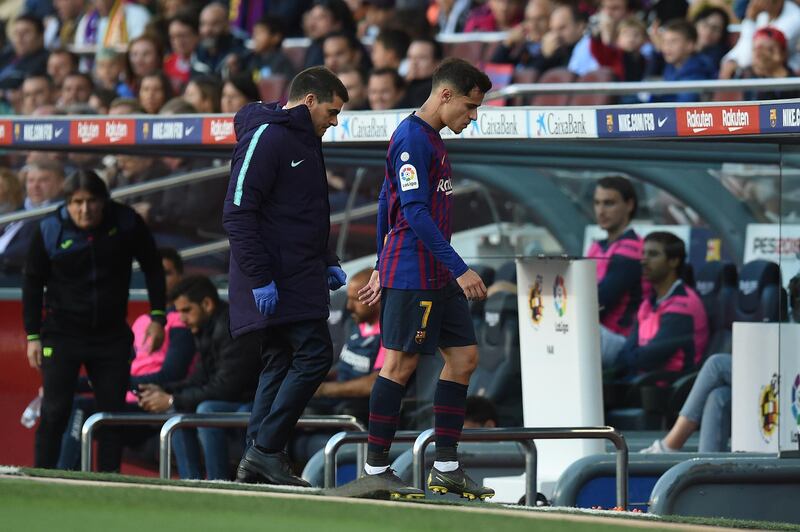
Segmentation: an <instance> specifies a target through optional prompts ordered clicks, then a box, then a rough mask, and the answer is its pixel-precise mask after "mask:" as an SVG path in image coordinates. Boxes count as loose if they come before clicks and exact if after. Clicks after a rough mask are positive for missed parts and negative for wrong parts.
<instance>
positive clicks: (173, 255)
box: [158, 247, 183, 274]
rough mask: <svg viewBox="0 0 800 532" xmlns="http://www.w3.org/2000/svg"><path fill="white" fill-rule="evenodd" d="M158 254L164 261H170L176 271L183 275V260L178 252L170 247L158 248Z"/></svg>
mask: <svg viewBox="0 0 800 532" xmlns="http://www.w3.org/2000/svg"><path fill="white" fill-rule="evenodd" d="M158 254H159V255H160V256H161V258H162V259H164V260H168V261H170V262H171V263H172V265H173V266H175V271H176V272H178V273H179V274H183V258H182V257H181V254H180V253H178V250H177V249H175V248H170V247H163V248H158Z"/></svg>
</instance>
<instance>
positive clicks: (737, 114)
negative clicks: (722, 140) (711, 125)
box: [722, 109, 750, 133]
mask: <svg viewBox="0 0 800 532" xmlns="http://www.w3.org/2000/svg"><path fill="white" fill-rule="evenodd" d="M749 125H750V113H748V112H746V111H742V110H740V109H723V110H722V126H723V127H725V128H727V129H728V131H730V132H731V133H733V132H734V131H739V130H740V129H742V128H744V127H747V126H749Z"/></svg>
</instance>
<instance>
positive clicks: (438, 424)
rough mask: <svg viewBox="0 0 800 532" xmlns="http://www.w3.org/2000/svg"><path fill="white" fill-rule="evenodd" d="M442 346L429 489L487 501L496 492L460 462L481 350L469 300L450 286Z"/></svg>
mask: <svg viewBox="0 0 800 532" xmlns="http://www.w3.org/2000/svg"><path fill="white" fill-rule="evenodd" d="M439 345H440V348H441V351H442V356H443V357H444V368H442V373H441V374H440V376H439V382H438V384H437V385H436V393H435V395H434V399H433V412H434V425H435V431H436V460H435V462H434V464H433V468H432V469H431V473H430V475H429V476H428V487H429V488H430V489H431V491H435V492H439V493H447V492H455V493H458V494H459V495H461V496H462V497H466V498H468V499H476V498H480V499H486V498H489V497H492V496H493V495H494V491H493V490H491V489H490V488H486V487H483V486H480V485H479V484H476V483H475V482H474V481H473V480H472V479H471V478H469V476H468V475H467V474H466V473H464V470H463V469H462V468H461V466H460V464H459V462H458V442H459V440H460V439H461V430H462V429H463V427H464V409H465V405H466V401H467V388H468V386H469V379H470V377H471V376H472V372H473V371H475V368H476V367H477V365H478V346H477V341H476V339H475V329H474V326H473V324H472V318H471V316H470V313H469V306H468V304H467V299H466V297H464V294H463V292H461V290H460V289H459V288H458V285H454V284H451V285H448V287H447V289H446V292H445V303H444V316H443V320H442V325H441V333H440V338H439Z"/></svg>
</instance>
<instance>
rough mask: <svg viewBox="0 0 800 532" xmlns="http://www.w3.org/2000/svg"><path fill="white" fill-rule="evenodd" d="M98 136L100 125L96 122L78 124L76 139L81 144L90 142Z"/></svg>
mask: <svg viewBox="0 0 800 532" xmlns="http://www.w3.org/2000/svg"><path fill="white" fill-rule="evenodd" d="M99 136H100V124H98V123H97V122H78V138H79V139H80V141H81V143H83V144H86V143H87V142H92V141H93V140H95V139H96V138H98V137H99Z"/></svg>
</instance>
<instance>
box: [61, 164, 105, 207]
mask: <svg viewBox="0 0 800 532" xmlns="http://www.w3.org/2000/svg"><path fill="white" fill-rule="evenodd" d="M79 190H85V191H86V192H88V193H89V194H91V195H92V196H94V197H95V198H100V199H102V200H107V199H108V198H109V194H108V187H107V186H106V182H105V181H103V180H102V179H100V176H98V175H97V174H96V173H95V172H94V171H93V170H77V171H76V172H74V173H73V174H72V175H70V176H69V177H68V178H67V180H66V181H65V182H64V199H65V200H66V202H67V203H69V201H70V200H71V199H72V196H73V194H75V193H76V192H78V191H79Z"/></svg>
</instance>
